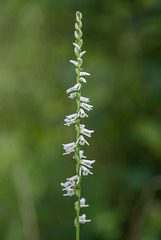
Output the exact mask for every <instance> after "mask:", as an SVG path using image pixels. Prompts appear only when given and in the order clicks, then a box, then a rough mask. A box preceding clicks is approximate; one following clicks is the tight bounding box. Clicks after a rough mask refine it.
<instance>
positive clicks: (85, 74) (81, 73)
mask: <svg viewBox="0 0 161 240" xmlns="http://www.w3.org/2000/svg"><path fill="white" fill-rule="evenodd" d="M80 76H90V73H87V72H80Z"/></svg>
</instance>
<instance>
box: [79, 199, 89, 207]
mask: <svg viewBox="0 0 161 240" xmlns="http://www.w3.org/2000/svg"><path fill="white" fill-rule="evenodd" d="M85 202H86V199H85V198H81V200H80V207H89V205H86V203H85Z"/></svg>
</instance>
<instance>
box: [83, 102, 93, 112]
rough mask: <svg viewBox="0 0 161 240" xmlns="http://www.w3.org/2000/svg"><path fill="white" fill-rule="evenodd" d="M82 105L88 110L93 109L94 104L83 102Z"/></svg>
mask: <svg viewBox="0 0 161 240" xmlns="http://www.w3.org/2000/svg"><path fill="white" fill-rule="evenodd" d="M81 107H83V108H84V109H86V110H87V111H90V110H92V108H93V106H92V105H89V104H87V103H81Z"/></svg>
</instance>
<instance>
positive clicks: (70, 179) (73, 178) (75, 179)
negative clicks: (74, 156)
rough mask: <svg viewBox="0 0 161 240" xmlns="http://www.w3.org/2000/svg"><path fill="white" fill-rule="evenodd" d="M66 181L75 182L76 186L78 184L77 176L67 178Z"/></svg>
mask: <svg viewBox="0 0 161 240" xmlns="http://www.w3.org/2000/svg"><path fill="white" fill-rule="evenodd" d="M67 180H68V181H70V182H72V181H76V184H78V183H79V176H78V175H75V176H73V177H70V178H67Z"/></svg>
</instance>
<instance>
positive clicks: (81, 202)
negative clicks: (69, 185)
mask: <svg viewBox="0 0 161 240" xmlns="http://www.w3.org/2000/svg"><path fill="white" fill-rule="evenodd" d="M85 201H86V199H85V198H81V199H80V207H81V208H83V207H89V205H86V204H85ZM74 207H75V210H76V211H77V210H78V209H79V208H78V201H77V202H75V203H74Z"/></svg>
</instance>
